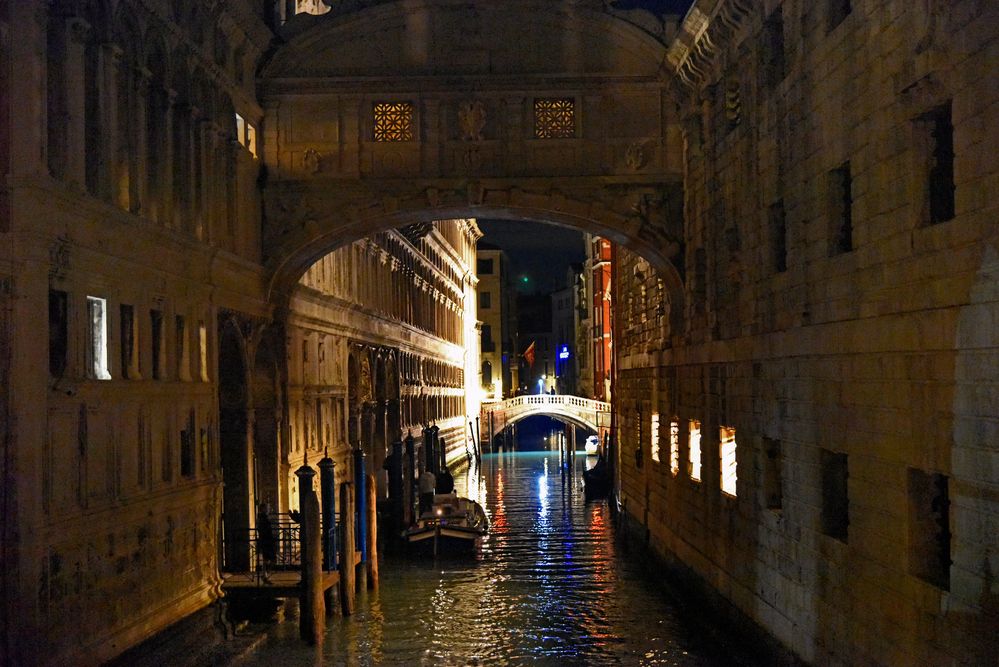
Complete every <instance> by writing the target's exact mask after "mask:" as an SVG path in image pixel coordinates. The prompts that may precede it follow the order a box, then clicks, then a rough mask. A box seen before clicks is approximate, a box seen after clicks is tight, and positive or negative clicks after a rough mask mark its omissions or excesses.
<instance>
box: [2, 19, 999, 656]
mask: <svg viewBox="0 0 999 667" xmlns="http://www.w3.org/2000/svg"><path fill="white" fill-rule="evenodd" d="M303 7H304V8H305V9H306V13H305V14H303V15H299V16H289V13H294V11H295V10H296V9H298V8H303ZM313 12H316V13H313ZM321 12H325V9H324V7H320V6H319V4H318V3H312V2H297V3H287V2H273V3H263V2H252V3H251V2H249V1H243V0H236V1H232V2H221V1H211V0H209V1H205V2H199V1H195V0H79V1H74V2H68V1H67V2H46V1H44V0H23V1H21V0H17V1H15V0H0V177H2V181H0V388H2V391H0V447H2V453H0V475H2V478H3V483H2V485H0V511H2V518H3V521H2V535H0V587H2V601H3V602H2V607H0V610H2V617H0V651H2V656H3V660H4V661H5V662H7V663H10V664H18V665H31V664H82V665H85V664H97V663H99V662H100V661H102V660H104V659H106V658H109V657H111V656H113V655H116V654H118V653H120V652H121V651H122V650H124V649H125V648H127V647H129V646H131V645H133V644H135V643H137V642H138V641H140V640H141V639H143V638H145V637H148V636H150V635H151V634H153V633H155V632H157V631H158V630H160V629H162V628H164V627H165V626H167V625H168V624H169V623H171V622H173V621H175V620H177V619H179V618H182V617H184V616H185V615H186V614H188V613H190V612H193V611H195V610H198V609H201V608H203V607H205V606H207V605H209V604H210V603H211V602H212V601H214V600H215V599H217V597H218V595H219V584H220V575H219V572H220V567H224V566H226V563H228V562H230V560H231V562H232V563H234V564H235V563H237V562H238V560H239V559H240V558H241V557H243V556H242V554H241V553H240V552H239V550H235V549H234V550H229V549H228V548H226V549H223V544H222V542H221V540H220V539H219V532H220V528H221V527H222V523H221V520H220V517H221V513H222V510H223V508H229V512H228V514H227V522H228V521H234V522H237V523H234V524H230V526H238V527H240V528H243V527H251V526H252V522H253V519H252V512H251V507H252V504H253V502H255V501H256V500H258V499H259V500H263V501H266V502H273V503H274V504H275V505H277V507H278V508H282V509H283V508H289V507H293V506H294V502H295V493H296V489H295V488H294V486H293V484H294V483H293V481H292V480H291V478H290V477H289V475H288V471H289V470H290V469H292V468H293V466H295V465H297V464H298V463H299V461H302V462H304V460H305V457H306V454H307V453H309V461H310V462H311V461H312V460H313V458H312V454H313V453H314V454H315V455H316V456H318V455H319V453H320V452H325V451H326V448H327V446H329V448H330V452H331V453H332V454H333V455H334V456H336V457H339V459H338V470H341V471H345V470H346V465H347V464H346V460H345V459H344V458H343V455H344V453H345V451H346V447H347V445H348V444H354V440H355V438H357V439H359V440H360V441H362V442H364V443H365V446H367V447H368V448H369V451H368V454H369V458H370V459H372V460H377V459H378V457H379V456H380V454H381V451H382V450H381V449H380V447H381V444H382V439H384V440H388V439H390V438H393V437H397V435H396V433H395V430H396V426H398V427H399V430H402V429H408V428H409V426H410V425H416V424H418V423H425V422H426V421H427V420H433V419H436V420H438V422H439V423H440V424H443V425H444V426H445V427H447V428H451V429H453V434H454V435H453V437H454V441H453V442H452V440H448V442H449V444H451V445H452V446H453V447H454V448H455V449H454V453H452V456H453V457H454V456H460V448H459V446H458V444H457V439H458V437H459V436H458V435H457V433H458V430H459V425H458V417H459V415H460V416H461V418H462V422H464V415H466V414H474V413H475V412H476V410H477V407H476V406H475V405H474V401H471V400H470V397H469V394H468V393H463V389H462V387H463V386H464V385H465V384H466V383H467V382H468V380H469V378H477V376H478V369H479V365H478V359H477V355H476V354H473V353H469V350H474V349H475V346H474V345H473V346H472V347H471V348H469V346H468V341H476V340H477V338H476V332H475V328H474V326H475V318H474V295H475V294H474V293H475V284H474V280H470V279H469V276H468V275H466V273H471V272H470V271H468V269H469V267H471V266H472V260H473V258H474V257H473V250H472V248H473V246H474V237H475V235H476V233H475V230H474V225H472V224H471V223H469V222H467V221H468V220H469V219H471V218H475V217H480V218H486V217H488V218H491V219H508V218H518V219H528V220H536V221H542V222H550V223H556V224H561V225H565V226H570V227H574V228H577V229H580V230H582V231H585V232H589V233H592V234H597V235H599V236H601V237H602V238H605V239H607V240H608V241H611V242H612V243H613V244H614V247H615V249H616V250H615V252H616V255H615V258H614V269H613V271H614V280H613V282H612V287H613V289H614V290H615V300H614V312H613V313H612V316H613V317H612V319H613V322H614V327H615V338H614V348H613V349H614V354H615V358H614V360H613V367H614V368H615V370H616V376H615V377H614V379H613V382H614V395H615V400H616V424H617V426H618V427H619V428H618V434H617V435H618V444H619V447H618V451H619V456H620V460H619V462H618V466H617V470H618V471H619V475H620V480H619V481H620V491H621V499H622V501H623V503H624V506H625V508H626V516H627V517H628V521H629V523H630V524H631V525H632V526H633V527H638V528H639V529H640V531H641V533H642V534H644V535H646V536H647V537H648V540H649V543H650V545H651V546H652V548H653V549H655V550H656V551H657V552H658V553H659V555H660V556H661V557H662V558H663V559H664V561H665V562H667V563H669V564H671V565H672V566H674V567H675V568H677V569H678V570H679V571H681V572H682V573H684V575H686V579H687V580H688V581H698V582H701V584H702V586H701V590H702V591H703V592H708V593H709V594H710V595H711V596H714V597H715V598H717V599H718V600H720V601H721V603H722V604H721V606H724V607H725V608H726V609H728V610H729V611H731V612H733V613H734V614H735V615H738V616H741V617H742V618H744V619H746V620H747V621H749V622H751V623H752V624H754V625H756V626H758V627H760V628H762V629H763V630H764V631H765V632H767V633H768V634H769V635H771V636H772V637H773V638H774V639H775V641H777V642H778V643H780V644H781V645H783V646H784V647H786V648H787V649H788V650H790V651H792V652H794V653H795V654H797V655H798V656H800V657H801V658H803V659H804V660H806V661H808V662H813V663H816V664H940V663H946V664H951V663H955V662H956V663H958V664H961V663H967V664H991V663H994V662H995V659H996V654H995V651H996V642H995V638H994V635H995V633H994V628H995V627H996V615H997V601H996V600H997V595H999V589H997V584H996V582H995V572H996V571H997V570H999V562H997V555H996V554H997V551H999V544H997V541H996V540H997V537H996V536H997V534H999V531H996V530H995V525H996V517H997V510H996V494H997V481H996V479H997V475H996V464H995V462H996V447H995V443H996V440H997V438H996V431H997V427H996V418H995V415H996V414H999V401H997V399H996V393H997V392H996V380H995V378H996V372H995V371H996V360H997V358H999V355H997V351H996V343H997V341H996V331H997V330H999V328H997V327H996V322H997V321H999V310H997V297H999V291H997V285H999V276H997V271H999V266H997V259H996V258H997V256H999V253H997V239H996V233H995V211H996V207H995V187H994V183H995V173H996V170H995V168H994V166H993V165H992V163H991V162H990V158H991V152H992V151H993V150H994V147H995V145H996V129H995V128H996V127H999V123H997V122H996V117H995V116H996V113H995V108H996V99H995V98H996V93H995V91H996V88H997V86H996V79H997V69H996V67H995V62H996V45H997V43H999V30H997V28H996V26H997V23H999V17H997V14H996V8H995V6H994V3H989V2H986V1H984V0H953V1H952V2H943V1H942V0H920V1H919V2H901V1H900V0H852V1H851V2H846V1H845V0H823V2H804V1H803V0H784V1H783V2H777V1H776V0H767V1H766V2H760V3H750V2H747V1H746V0H697V2H695V3H694V5H693V8H692V10H691V11H690V12H689V13H688V14H687V16H686V19H685V20H683V21H682V22H681V21H680V20H679V17H670V16H666V17H655V16H654V15H652V14H650V13H648V12H643V11H639V10H624V9H619V8H617V7H616V6H615V3H606V2H604V1H603V0H571V1H570V0H555V1H553V0H516V1H515V2H514V1H511V2H508V3H496V2H494V1H493V0H468V1H467V2H464V3H454V2H449V1H445V0H428V1H427V2H420V3H411V2H397V1H394V0H377V1H374V2H359V1H349V2H343V3H336V4H335V6H334V7H333V8H332V9H331V10H330V11H329V12H325V13H321ZM435 221H451V222H435ZM414 226H415V227H414ZM392 230H396V231H392ZM331 253H332V254H331ZM462 267H465V269H466V272H462ZM358 271H363V272H366V274H367V275H368V276H375V277H376V279H375V280H367V279H365V280H360V281H357V280H356V276H358V275H360V274H359V273H358ZM348 274H349V276H350V280H351V282H350V286H349V287H348V286H347V284H346V283H347V281H346V279H347V275H348ZM594 297H595V298H596V294H594ZM459 308H460V310H461V313H459V312H458V311H459ZM468 314H471V316H469V315H468ZM463 349H464V353H463V352H462V350H463ZM595 382H596V380H595ZM463 402H464V405H463V406H462V403H463ZM674 424H675V429H674ZM462 426H464V424H462ZM653 434H656V435H655V436H654V435H653ZM674 436H675V437H674ZM698 436H699V437H698ZM674 442H675V446H674ZM691 452H693V453H695V454H696V453H697V452H700V457H699V458H698V457H696V456H695V457H692V456H691ZM251 464H252V465H251ZM256 467H259V470H260V471H261V472H262V473H263V474H261V475H259V476H257V477H256V478H255V479H254V478H253V477H251V471H253V470H254V469H255V468H256ZM236 469H240V470H241V471H242V472H241V473H240V474H238V475H236V474H233V471H234V470H236ZM229 475H231V476H230V477H229V478H228V479H227V476H229ZM695 478H698V479H695ZM257 480H259V481H257ZM223 481H225V482H226V484H223ZM240 512H244V515H243V516H240V515H239V513H240ZM990 661H991V662H990Z"/></svg>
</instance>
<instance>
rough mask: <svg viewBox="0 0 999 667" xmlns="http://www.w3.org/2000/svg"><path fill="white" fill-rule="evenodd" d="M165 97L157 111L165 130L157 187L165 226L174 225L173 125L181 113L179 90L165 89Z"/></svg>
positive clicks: (161, 221) (161, 222)
mask: <svg viewBox="0 0 999 667" xmlns="http://www.w3.org/2000/svg"><path fill="white" fill-rule="evenodd" d="M164 92H165V99H162V101H163V108H162V109H157V110H156V112H157V113H160V114H162V120H163V122H162V123H161V128H160V129H161V130H162V132H163V134H162V137H161V141H162V143H161V144H160V146H161V147H162V148H163V150H162V151H160V156H159V157H160V174H159V182H158V183H157V189H158V194H159V196H158V197H157V209H158V210H159V218H160V224H162V225H163V226H164V227H170V228H173V227H174V219H173V216H174V202H175V199H174V196H173V193H174V189H173V180H174V179H173V152H174V150H175V148H174V141H173V127H174V124H176V122H177V118H176V116H177V114H178V113H180V112H179V110H178V104H177V91H176V90H174V89H172V88H166V89H165V91H164Z"/></svg>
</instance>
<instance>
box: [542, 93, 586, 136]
mask: <svg viewBox="0 0 999 667" xmlns="http://www.w3.org/2000/svg"><path fill="white" fill-rule="evenodd" d="M575 136H576V102H575V100H573V99H572V98H571V97H560V98H538V99H536V100H534V137H535V138H536V139H571V138H573V137H575Z"/></svg>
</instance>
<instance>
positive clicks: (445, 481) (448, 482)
mask: <svg viewBox="0 0 999 667" xmlns="http://www.w3.org/2000/svg"><path fill="white" fill-rule="evenodd" d="M452 491H454V477H452V476H451V471H450V470H448V469H447V467H446V466H445V467H444V468H443V469H442V470H441V474H439V475H437V493H451V492H452Z"/></svg>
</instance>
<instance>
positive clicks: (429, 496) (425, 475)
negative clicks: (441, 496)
mask: <svg viewBox="0 0 999 667" xmlns="http://www.w3.org/2000/svg"><path fill="white" fill-rule="evenodd" d="M436 486H437V477H436V476H435V475H434V473H432V472H430V471H429V470H427V469H424V470H423V472H422V473H420V514H423V513H424V512H429V511H430V508H431V507H433V505H434V489H435V487H436Z"/></svg>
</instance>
